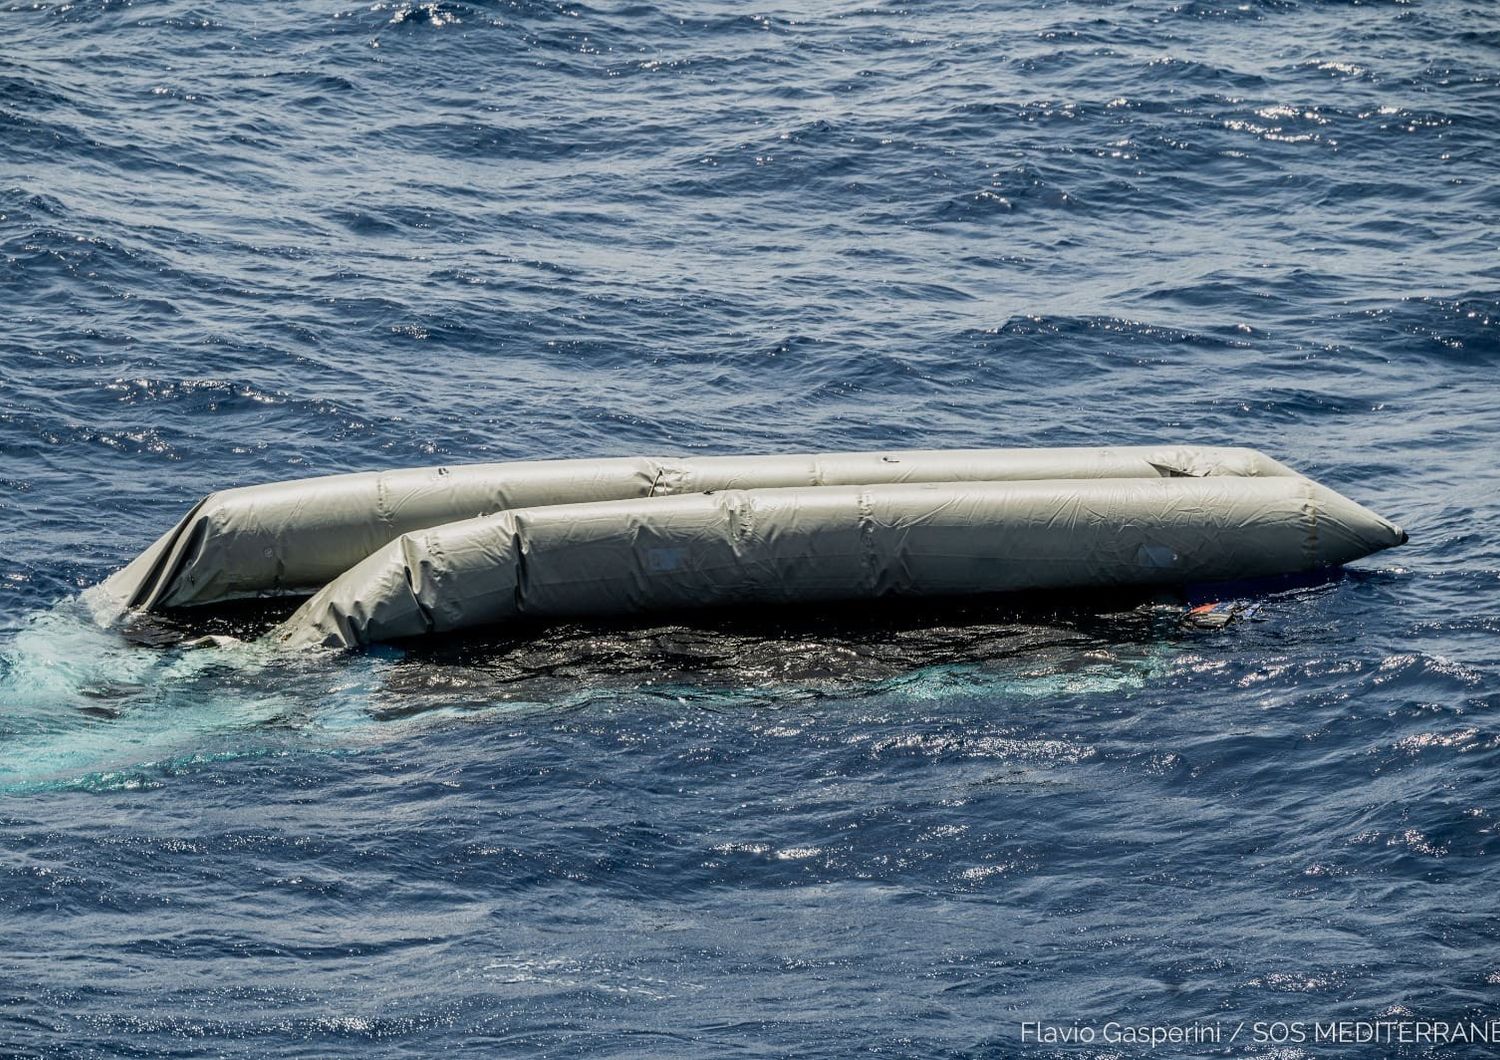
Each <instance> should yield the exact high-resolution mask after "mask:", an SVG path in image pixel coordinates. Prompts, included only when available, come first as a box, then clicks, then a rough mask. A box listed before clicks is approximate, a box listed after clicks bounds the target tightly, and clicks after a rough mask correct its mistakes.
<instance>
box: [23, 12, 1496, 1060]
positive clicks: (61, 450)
mask: <svg viewBox="0 0 1500 1060" xmlns="http://www.w3.org/2000/svg"><path fill="white" fill-rule="evenodd" d="M1495 15H1496V9H1495V8H1494V7H1493V6H1492V5H1490V4H1488V3H1485V2H1479V0H1474V2H1460V0H1419V2H1414V3H1367V4H1360V3H1348V4H1345V3H1329V4H1321V3H1312V2H1307V0H1302V2H1297V0H1249V2H1235V0H1227V2H1220V0H1135V2H1127V3H1119V4H1106V3H1082V2H1079V3H1071V2H1055V3H1054V2H1040V0H1034V2H1018V3H1005V4H1000V3H992V4H980V3H972V2H963V0H930V2H927V0H924V2H913V3H910V4H901V3H895V4H877V5H873V6H872V5H868V4H864V3H844V2H838V0H830V2H826V3H818V4H811V3H809V4H804V5H787V4H780V5H776V4H771V5H757V4H754V3H743V4H737V3H727V2H705V3H699V4H689V3H678V2H662V0H620V2H609V3H603V2H601V3H538V2H531V0H512V2H505V3H478V2H472V3H456V2H438V3H426V4H414V3H387V2H377V3H374V4H360V5H349V4H341V3H337V2H331V3H320V2H311V0H291V2H283V3H277V4H266V3H249V2H239V3H214V4H209V3H184V2H146V0H137V2H129V0H77V2H72V3H49V2H35V3H32V2H25V3H21V2H6V3H5V4H4V6H3V7H0V30H3V40H4V43H3V45H0V299H3V306H4V319H3V324H0V367H3V378H0V512H3V514H0V533H3V537H0V545H3V548H0V580H3V585H4V590H3V593H4V595H3V607H0V788H3V791H0V1054H3V1055H6V1056H12V1055H14V1056H45V1057H115V1056H134V1057H211V1056H212V1057H272V1056H274V1057H287V1056H358V1057H367V1056H437V1055H447V1054H463V1055H474V1056H503V1055H515V1056H680V1057H697V1056H715V1055H739V1056H790V1055H799V1056H820V1057H822V1056H827V1057H845V1056H856V1055H879V1056H925V1057H936V1056H945V1057H948V1056H951V1057H957V1056H1011V1055H1026V1056H1051V1055H1066V1056H1100V1057H1105V1056H1121V1057H1134V1056H1146V1055H1164V1054H1171V1055H1198V1056H1208V1055H1225V1056H1260V1057H1273V1056H1274V1057H1277V1058H1280V1060H1294V1058H1299V1057H1305V1056H1325V1055H1326V1056H1376V1055H1387V1056H1403V1057H1406V1056H1412V1057H1415V1056H1435V1057H1436V1056H1468V1055H1490V1054H1491V1053H1492V1052H1493V1050H1488V1049H1477V1048H1472V1047H1465V1046H1454V1045H1433V1044H1431V1043H1430V1042H1429V1043H1406V1044H1402V1043H1399V1042H1398V1043H1394V1044H1389V1045H1386V1046H1380V1047H1369V1046H1366V1047H1363V1048H1358V1047H1349V1046H1341V1047H1334V1046H1329V1045H1327V1044H1318V1043H1316V1042H1313V1041H1311V1040H1309V1041H1307V1042H1303V1043H1299V1042H1296V1041H1292V1042H1287V1043H1270V1042H1258V1041H1257V1040H1256V1039H1255V1037H1254V1034H1253V1029H1252V1027H1253V1024H1254V1023H1255V1022H1256V1021H1260V1022H1266V1023H1269V1022H1270V1021H1276V1020H1287V1021H1314V1020H1322V1021H1327V1020H1333V1019H1345V1020H1373V1019H1377V1018H1382V1019H1390V1020H1419V1019H1427V1020H1460V1019H1492V1018H1497V1017H1500V906H1497V902H1496V893H1497V884H1500V833H1497V822H1500V639H1497V634H1500V544H1497V541H1496V535H1495V532H1494V530H1495V527H1496V525H1497V523H1500V471H1497V468H1496V457H1495V453H1496V450H1497V446H1500V380H1497V369H1500V223H1497V217H1500V190H1497V168H1496V165H1497V163H1496V159H1497V158H1500V32H1497V30H1496V25H1497V22H1496V18H1495ZM1155 441H1171V442H1177V441H1185V442H1204V443H1230V444H1247V445H1254V446H1259V447H1263V448H1264V449H1266V450H1267V451H1269V452H1270V453H1272V454H1273V455H1275V456H1277V457H1278V458H1281V459H1283V460H1285V461H1286V462H1288V463H1290V464H1292V465H1294V466H1296V467H1298V468H1300V469H1302V470H1304V471H1307V472H1308V473H1310V474H1313V475H1315V476H1316V477H1318V478H1320V479H1322V480H1324V481H1326V482H1327V483H1329V484H1330V485H1332V486H1334V487H1336V488H1338V489H1340V490H1342V491H1344V492H1346V493H1348V494H1350V495H1351V496H1353V497H1355V498H1356V499H1358V500H1360V501H1361V502H1363V503H1365V504H1367V505H1369V506H1371V507H1373V508H1374V509H1376V510H1377V511H1379V512H1380V513H1382V514H1384V515H1386V516H1388V517H1390V518H1393V519H1395V520H1397V521H1399V522H1400V523H1402V524H1403V525H1404V526H1406V527H1407V528H1408V529H1409V531H1410V533H1411V535H1412V542H1411V544H1410V545H1408V546H1407V547H1405V548H1403V549H1401V550H1399V551H1397V552H1393V553H1386V554H1383V555H1380V556H1377V557H1374V558H1372V559H1371V560H1369V561H1366V562H1364V563H1361V564H1358V565H1357V569H1354V570H1351V572H1350V574H1349V575H1348V576H1347V577H1345V578H1343V579H1341V580H1337V581H1334V582H1331V583H1329V584H1324V585H1319V586H1312V587H1308V588H1305V589H1302V590H1298V591H1294V592H1287V593H1282V594H1279V595H1276V596H1274V597H1272V598H1270V599H1269V600H1268V601H1267V604H1266V607H1265V609H1264V611H1263V612H1262V613H1261V614H1260V616H1259V620H1258V621H1254V622H1245V623H1240V624H1236V625H1232V626H1230V627H1229V628H1227V629H1225V630H1222V631H1218V632H1210V631H1203V630H1193V629H1187V628H1183V627H1182V626H1181V625H1179V623H1178V621H1177V618H1176V614H1175V612H1173V611H1171V609H1161V608H1151V607H1144V606H1124V605H1120V606H1115V605H1105V604H1103V603H1101V604H1099V605H1098V606H1081V607H1079V606H1073V605H1072V604H1069V605H1067V606H1058V607H1057V608H1052V609H1048V608H1045V607H1043V608H1040V609H1038V608H1031V609H1017V610H1015V611H1013V612H1009V611H1007V610H1006V609H1005V608H1000V609H999V610H995V609H990V610H979V611H975V610H972V609H961V608H956V609H953V610H951V611H950V610H948V609H946V608H938V609H935V610H919V611H913V612H902V613H888V614H885V615H881V616H878V617H877V618H876V619H875V620H874V621H872V622H866V623H856V622H852V621H843V620H838V621H835V620H833V619H831V618H830V619H822V618H819V617H817V616H789V617H788V618H787V619H786V620H785V621H784V622H781V621H778V620H770V621H760V622H758V623H755V624H750V625H740V624H737V623H736V621H735V620H734V617H733V616H728V617H722V616H721V617H719V618H716V619H713V620H709V621H705V623H704V624H702V625H679V624H668V625H661V626H655V627H649V628H646V629H636V630H618V629H601V628H590V627H586V626H572V627H563V628H560V629H558V630H555V631H552V632H548V633H545V634H543V635H542V636H540V637H539V638H538V639H536V640H531V641H524V642H490V643H484V642H477V641H471V642H465V643H461V644H454V645H449V646H444V647H441V648H439V649H437V650H434V651H430V652H427V653H425V654H422V655H420V656H418V655H412V654H406V655H403V654H401V653H399V652H396V651H389V650H382V651H379V652H375V653H371V654H368V655H357V656H352V657H349V658H345V659H342V660H339V661H334V662H329V661H317V662H297V661H286V660H276V659H267V658H265V657H262V656H259V655H256V654H255V653H254V652H253V651H239V652H236V651H233V650H228V651H219V650H208V651H197V652H190V651H182V650H179V649H175V648H160V647H156V648H152V647H143V646H139V645H133V644H128V643H126V642H125V641H123V640H121V639H120V638H119V637H118V636H117V635H115V634H112V633H107V632H105V631H103V630H100V629H97V628H96V627H94V626H93V625H92V624H91V623H90V622H89V621H88V619H87V618H86V617H85V616H84V614H83V613H82V610H81V608H80V607H79V606H78V605H77V603H76V602H75V601H74V600H73V597H74V596H75V594H76V593H77V592H78V591H79V590H80V589H82V588H83V587H85V586H88V585H90V584H92V583H94V582H96V581H98V580H99V579H100V578H102V577H103V576H104V575H106V574H107V573H108V572H110V571H111V570H113V569H114V568H116V567H118V566H119V565H120V564H122V563H123V562H124V561H125V560H126V559H128V558H129V557H131V556H132V555H134V554H135V552H137V551H138V550H139V549H140V548H142V547H143V546H144V545H145V544H146V543H148V542H149V541H150V540H151V539H152V538H154V537H155V536H156V535H157V534H158V533H160V532H161V531H162V530H164V529H165V528H166V527H167V526H169V525H170V524H171V523H172V522H173V521H175V519H176V518H177V517H178V516H179V515H180V514H181V513H182V512H183V511H184V510H185V509H186V508H187V507H188V506H189V505H190V504H191V503H192V502H193V501H195V500H196V499H197V498H198V497H199V496H201V495H202V494H204V493H206V492H209V491H211V490H213V489H215V488H219V487H224V486H230V485H238V484H246V483H254V482H263V481H268V480H274V479H280V478H288V477H297V476H302V475H307V474H318V473H327V472H338V471H347V470H355V469H373V468H387V467H401V466H412V465H428V464H434V463H451V462H463V461H478V460H494V459H504V458H522V457H543V456H584V455H593V454H623V453H652V454H670V453H680V452H756V451H776V450H781V451H788V450H792V451H795V450H810V449H811V450H816V449H853V448H871V447H917V446H921V447H944V446H991V445H997V446H998V445H1033V444H1047V445H1059V444H1096V443H1111V444H1115V443H1118V444H1124V443H1143V442H1155ZM1023 1020H1037V1021H1042V1022H1045V1023H1050V1024H1059V1025H1064V1026H1071V1025H1074V1024H1078V1025H1080V1026H1091V1027H1096V1028H1097V1027H1100V1026H1102V1025H1103V1024H1104V1023H1105V1022H1106V1021H1109V1020H1119V1021H1122V1022H1124V1023H1127V1024H1131V1025H1166V1024H1183V1023H1192V1022H1195V1021H1196V1022H1199V1023H1208V1024H1215V1025H1222V1027H1223V1028H1224V1030H1223V1034H1224V1039H1225V1040H1224V1042H1222V1043H1220V1044H1217V1045H1201V1046H1198V1047H1188V1048H1185V1049H1178V1050H1172V1049H1162V1050H1157V1051H1156V1052H1151V1051H1149V1050H1146V1049H1143V1048H1141V1047H1139V1046H1129V1045H1105V1044H1099V1043H1096V1044H1094V1045H1092V1046H1088V1047H1085V1048H1080V1049H1068V1048H1063V1047H1061V1046H1038V1045H1035V1044H1029V1043H1024V1042H1023V1041H1022V1038H1021V1024H1022V1021H1023ZM1242 1022H1243V1023H1244V1024H1245V1027H1244V1029H1243V1030H1242V1032H1241V1033H1240V1035H1239V1037H1238V1038H1237V1039H1236V1040H1235V1041H1234V1042H1233V1043H1231V1042H1229V1040H1228V1039H1229V1036H1230V1032H1231V1031H1233V1030H1234V1029H1235V1027H1236V1025H1237V1024H1240V1023H1242ZM1309 1035H1310V1031H1309Z"/></svg>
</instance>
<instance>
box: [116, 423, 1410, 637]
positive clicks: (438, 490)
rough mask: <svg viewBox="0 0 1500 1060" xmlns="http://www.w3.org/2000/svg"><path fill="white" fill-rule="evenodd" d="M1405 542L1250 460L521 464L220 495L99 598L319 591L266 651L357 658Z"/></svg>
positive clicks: (1113, 579)
mask: <svg viewBox="0 0 1500 1060" xmlns="http://www.w3.org/2000/svg"><path fill="white" fill-rule="evenodd" d="M1405 539H1406V535H1405V534H1404V533H1403V532H1402V531H1401V530H1400V528H1398V527H1396V526H1395V525H1394V524H1392V523H1390V522H1388V521H1387V520H1385V519H1382V518H1381V517H1380V516H1378V515H1376V514H1374V513H1373V512H1370V511H1368V510H1367V509H1365V508H1362V507H1360V506H1359V505H1358V504H1356V503H1354V502H1353V501H1351V500H1349V499H1347V498H1345V497H1343V496H1341V495H1339V494H1337V493H1335V492H1333V491H1332V490H1329V489H1327V488H1325V487H1323V486H1319V485H1318V484H1316V483H1314V482H1312V481H1311V480H1309V479H1307V478H1304V477H1303V476H1301V475H1298V474H1297V473H1296V472H1294V471H1292V470H1290V469H1288V468H1286V467H1285V466H1283V465H1281V464H1279V463H1277V462H1276V461H1274V460H1272V459H1270V458H1269V457H1266V456H1264V455H1262V454H1260V453H1257V452H1255V451H1253V450H1248V449H1229V448H1209V447H1193V446H1177V447H1135V448H1119V449H1008V450H1007V449H996V450H960V451H916V452H886V453H842V454H829V455H790V456H735V457H701V458H690V459H650V458H605V459H598V460H558V461H525V462H517V463H508V464H483V465H472V466H467V467H454V468H431V469H422V470H409V471H397V472H386V473H370V474H358V475H337V476H330V477H325V478H314V479H303V480H300V481H295V482H285V483H276V484H271V485H265V486H251V487H245V488H241V489H233V490H227V491H224V492H222V493H216V494H213V495H212V496H210V497H208V498H206V499H205V500H203V501H202V502H200V503H199V504H198V505H197V506H196V507H195V508H193V510H192V511H190V512H189V513H188V514H187V515H186V516H185V517H184V518H183V519H182V520H181V521H180V522H179V523H178V524H177V525H176V526H175V527H173V528H172V529H171V530H169V531H168V532H167V533H166V534H164V535H163V536H162V537H161V538H160V539H159V540H158V541H157V542H156V543H155V544H153V545H152V546H151V547H150V548H148V549H147V550H146V551H145V552H143V553H142V554H141V555H140V556H139V557H138V558H137V559H136V560H135V561H133V562H132V563H130V564H129V565H128V566H126V567H125V568H124V569H123V570H121V571H120V572H118V573H117V574H115V575H114V576H113V577H111V578H110V579H108V580H107V581H106V582H105V583H104V584H103V585H101V586H98V587H96V589H95V590H92V591H91V600H92V602H93V603H94V606H95V610H96V613H101V614H102V615H104V616H106V617H111V616H118V615H120V614H122V613H124V612H128V611H150V610H166V609H176V608H187V607H201V606H205V605H210V604H213V603H218V602H222V601H228V600H235V599H243V598H247V597H257V596H268V595H306V594H308V593H314V594H315V595H313V597H312V599H310V600H308V601H307V602H306V603H305V604H304V605H303V606H302V607H301V608H300V609H299V610H298V611H297V612H296V613H295V614H294V615H292V617H291V618H290V619H288V620H287V621H286V622H285V623H284V624H283V625H282V626H280V627H279V628H278V629H276V630H275V631H273V633H272V634H271V636H272V637H273V638H274V639H275V640H277V641H278V642H280V643H283V644H286V645H290V646H302V645H314V644H317V645H326V646H335V647H352V646H356V645H361V644H367V643H371V642H374V641H379V640H385V639H392V638H399V637H409V636H415V635H419V634H423V633H429V632H443V631H448V630H457V629H463V628H466V627H471V626H476V625H482V624H490V623H497V622H506V621H509V620H514V619H518V618H547V617H562V616H588V615H606V614H621V613H631V612H639V611H649V610H654V609H662V608H683V607H697V606H710V605H724V604H734V603H754V604H762V603H775V602H802V601H808V602H811V601H835V600H858V599H867V598H876V597H886V596H901V595H908V596H939V595H960V594H974V593H991V592H1001V591H1007V590H1014V589H1043V588H1061V587H1090V586H1099V587H1104V586H1121V585H1150V584H1180V583H1185V582H1193V581H1205V580H1216V579H1238V578H1253V577H1261V576H1269V575H1276V574H1286V573H1292V572H1297V571H1307V570H1312V569H1316V568H1319V567H1327V566H1334V565H1338V564H1341V563H1347V562H1349V561H1350V560H1354V559H1358V558H1360V557H1361V556H1365V555H1368V554H1370V553H1372V552H1375V551H1378V550H1379V549H1382V548H1389V547H1391V546H1393V545H1398V544H1400V543H1402V542H1403V541H1404V540H1405Z"/></svg>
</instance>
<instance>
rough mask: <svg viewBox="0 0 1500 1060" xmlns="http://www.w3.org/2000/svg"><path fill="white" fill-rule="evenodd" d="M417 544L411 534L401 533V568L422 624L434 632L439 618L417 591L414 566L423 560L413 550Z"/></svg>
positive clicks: (427, 629) (427, 630) (430, 631)
mask: <svg viewBox="0 0 1500 1060" xmlns="http://www.w3.org/2000/svg"><path fill="white" fill-rule="evenodd" d="M415 544H416V542H415V541H413V540H412V536H411V535H410V534H402V535H401V570H402V573H403V574H405V575H406V591H407V592H409V593H411V602H412V604H413V606H415V607H416V609H417V614H419V615H421V616H422V625H423V626H424V627H426V632H428V633H432V632H433V631H435V630H436V629H437V620H436V619H435V618H434V617H433V614H432V609H431V608H429V607H428V606H427V605H426V604H424V603H423V602H422V597H421V595H420V594H419V593H418V592H417V579H416V576H415V574H414V573H413V571H414V568H416V567H417V566H418V564H419V563H420V562H421V561H420V560H419V559H418V558H417V557H416V555H415V553H414V552H413V546H414V545H415Z"/></svg>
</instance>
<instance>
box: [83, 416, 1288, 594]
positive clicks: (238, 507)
mask: <svg viewBox="0 0 1500 1060" xmlns="http://www.w3.org/2000/svg"><path fill="white" fill-rule="evenodd" d="M1294 474H1295V472H1293V471H1291V470H1290V469H1288V468H1286V467H1283V466H1282V465H1281V464H1278V463H1277V462H1276V461H1274V460H1272V459H1270V458H1269V457H1267V456H1264V455H1262V454H1261V453H1258V452H1256V451H1255V450H1253V449H1241V448H1216V447H1206V446H1156V447H1149V446H1148V447H1134V448H1129V447H1127V448H1116V449H970V450H962V449H960V450H927V451H913V452H883V453H879V452H877V453H832V454H787V455H776V456H721V457H684V458H659V459H658V458H650V457H605V458H599V459H586V460H529V461H517V462H514V463H503V464H471V465H461V466H457V467H436V468H417V469H411V470H401V471H386V472H367V473H362V474H353V475H330V476H326V477H322V478H308V479H299V480H295V481H290V482H275V483H270V484H268V485H263V486H245V487H241V488H239V489H230V490H224V491H222V492H219V493H215V494H212V495H211V496H209V497H206V498H205V499H204V500H202V501H200V502H199V503H198V505H197V506H196V507H194V508H193V509H192V510H191V511H190V512H188V514H187V515H186V516H184V517H183V519H182V520H181V521H180V522H179V523H178V524H177V525H176V526H174V527H173V528H172V529H171V530H169V531H167V533H165V534H163V535H162V536H161V538H159V539H158V540H157V541H156V542H155V543H154V544H153V545H152V546H151V547H150V548H148V549H146V551H145V552H143V553H141V555H140V556H138V557H137V558H136V559H135V560H134V561H133V562H131V563H130V564H129V565H128V566H126V567H125V568H124V569H122V570H120V571H119V572H117V573H116V574H115V575H113V576H112V577H110V578H109V579H108V580H107V581H105V582H104V584H103V585H102V586H101V587H99V590H98V591H97V592H96V593H95V594H94V600H93V602H94V603H95V607H96V610H99V611H102V612H106V613H108V612H114V613H118V612H119V611H122V610H127V609H131V610H145V611H153V610H161V609H164V608H173V607H192V606H196V605H203V604H214V603H221V602H223V601H226V600H237V599H246V598H251V597H258V596H278V595H290V596H297V595H307V594H308V593H312V592H315V591H317V590H318V589H319V588H321V587H322V586H323V585H325V584H327V583H328V582H329V581H331V580H332V579H334V578H336V577H338V576H339V575H340V574H342V573H343V572H344V571H346V570H348V569H349V568H350V567H352V566H353V565H354V564H356V563H358V562H359V561H360V560H362V559H364V558H365V557H366V556H368V555H369V554H370V553H371V552H374V551H375V550H376V549H378V548H380V547H381V546H382V545H384V544H386V543H388V542H390V541H393V540H395V539H396V538H398V537H400V536H401V535H402V534H405V533H409V532H411V531H413V530H422V529H426V528H427V527H431V526H438V525H441V524H443V523H449V522H453V521H454V520H457V519H469V518H473V517H474V516H478V515H485V514H492V513H495V512H500V511H506V510H509V509H515V508H532V507H536V506H539V505H544V504H573V503H580V502H584V501H605V500H624V499H627V498H641V497H663V496H674V495H678V494H684V493H702V492H705V491H709V490H722V489H750V488H760V487H770V486H823V485H864V484H874V483H882V482H967V481H1016V480H1024V479H1083V478H1161V477H1168V476H1176V475H1189V476H1206V475H1230V476H1291V475H1294Z"/></svg>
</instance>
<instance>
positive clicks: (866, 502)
mask: <svg viewBox="0 0 1500 1060" xmlns="http://www.w3.org/2000/svg"><path fill="white" fill-rule="evenodd" d="M857 506H858V510H859V516H858V520H859V548H860V552H861V559H862V560H863V566H864V568H865V581H866V582H868V583H869V590H870V592H871V593H874V592H875V591H876V590H877V589H879V588H880V555H879V554H878V552H877V551H876V549H875V503H874V502H873V501H872V500H871V499H870V491H869V490H868V489H861V490H860V491H859V499H858V501H857Z"/></svg>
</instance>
